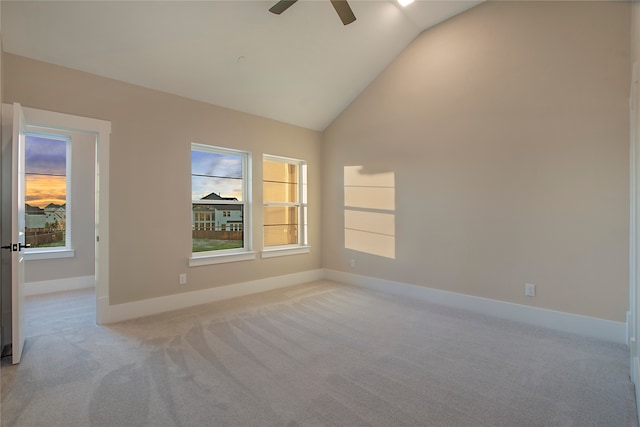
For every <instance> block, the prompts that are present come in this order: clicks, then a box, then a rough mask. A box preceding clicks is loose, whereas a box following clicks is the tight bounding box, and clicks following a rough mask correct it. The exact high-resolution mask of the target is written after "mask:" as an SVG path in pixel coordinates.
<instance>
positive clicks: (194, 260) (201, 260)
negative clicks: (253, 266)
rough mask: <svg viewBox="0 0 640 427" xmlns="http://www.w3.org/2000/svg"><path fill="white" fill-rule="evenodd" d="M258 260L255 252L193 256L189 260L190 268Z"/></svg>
mask: <svg viewBox="0 0 640 427" xmlns="http://www.w3.org/2000/svg"><path fill="white" fill-rule="evenodd" d="M254 259H256V253H255V252H240V253H238V252H236V253H230V254H219V255H218V254H216V255H211V254H208V255H202V256H197V255H195V256H192V257H191V258H189V267H198V266H201V265H210V264H224V263H227V262H238V261H251V260H254Z"/></svg>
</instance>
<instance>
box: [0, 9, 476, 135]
mask: <svg viewBox="0 0 640 427" xmlns="http://www.w3.org/2000/svg"><path fill="white" fill-rule="evenodd" d="M274 3H275V1H238V0H235V1H56V0H53V1H52V0H48V1H10V0H9V1H7V0H3V1H2V2H1V3H0V4H1V7H2V11H1V12H2V39H3V46H4V50H5V52H9V53H13V54H16V55H21V56H26V57H29V58H33V59H37V60H41V61H45V62H49V63H53V64H57V65H61V66H65V67H69V68H74V69H77V70H81V71H86V72H90V73H94V74H97V75H100V76H104V77H109V78H113V79H117V80H120V81H123V82H127V83H132V84H136V85H140V86H143V87H147V88H151V89H156V90H160V91H163V92H168V93H172V94H176V95H180V96H184V97H187V98H191V99H194V100H198V101H203V102H207V103H210V104H215V105H220V106H223V107H227V108H231V109H234V110H238V111H243V112H246V113H251V114H255V115H258V116H262V117H266V118H270V119H275V120H278V121H282V122H285V123H290V124H293V125H297V126H302V127H305V128H309V129H314V130H323V129H325V128H326V127H327V126H328V125H329V124H330V123H331V122H332V121H333V120H334V119H335V118H336V117H337V116H338V115H339V114H340V113H341V112H342V111H343V110H344V109H345V108H346V107H347V106H348V105H349V104H350V103H351V102H352V101H353V100H354V99H355V98H356V97H357V96H358V95H359V94H360V93H361V92H362V90H363V89H364V88H365V87H367V86H368V85H369V84H370V83H371V81H373V79H374V78H375V77H376V76H377V75H378V74H379V73H380V72H381V71H382V70H383V69H384V68H385V67H386V66H387V65H388V64H389V63H390V62H391V61H392V60H393V59H394V58H395V57H396V56H397V55H398V54H399V53H400V52H401V51H402V50H403V49H404V48H405V47H406V46H407V45H408V44H409V43H410V42H411V41H412V40H413V39H414V38H415V37H416V36H417V35H418V34H419V33H421V32H422V31H424V30H425V29H426V28H429V27H430V26H433V25H435V24H437V23H439V22H441V21H443V20H445V19H447V18H450V17H451V16H454V15H456V14H458V13H460V12H463V11H464V10H467V9H469V8H471V7H473V6H475V5H476V4H478V3H480V2H479V1H417V2H415V3H413V4H411V5H409V6H407V7H406V8H402V7H401V6H399V5H398V4H397V3H396V2H395V1H391V0H390V1H386V0H377V1H365V0H351V1H350V5H351V7H352V9H353V12H354V14H355V15H356V17H357V20H356V21H355V22H353V23H352V24H349V25H347V26H345V25H342V23H341V22H340V20H339V19H338V17H337V15H336V13H335V10H334V9H333V7H332V6H331V3H330V2H329V1H328V0H327V1H321V0H318V1H311V0H303V1H299V2H297V3H296V4H295V5H294V6H293V7H291V8H289V9H288V10H287V11H286V12H285V13H283V14H282V15H274V14H272V13H269V11H268V9H269V7H271V6H272V5H273V4H274Z"/></svg>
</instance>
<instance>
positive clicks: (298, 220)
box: [263, 155, 307, 249]
mask: <svg viewBox="0 0 640 427" xmlns="http://www.w3.org/2000/svg"><path fill="white" fill-rule="evenodd" d="M306 176H307V165H306V163H305V162H303V161H302V160H295V159H287V158H283V157H275V156H267V155H265V156H264V159H263V200H264V206H263V210H264V247H265V249H279V248H281V249H284V248H287V247H290V246H292V245H296V246H304V245H306V244H307V226H306V224H307V180H306Z"/></svg>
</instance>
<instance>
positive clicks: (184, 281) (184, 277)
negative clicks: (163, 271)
mask: <svg viewBox="0 0 640 427" xmlns="http://www.w3.org/2000/svg"><path fill="white" fill-rule="evenodd" d="M180 284H181V285H186V284H187V273H182V274H180Z"/></svg>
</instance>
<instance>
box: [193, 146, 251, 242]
mask: <svg viewBox="0 0 640 427" xmlns="http://www.w3.org/2000/svg"><path fill="white" fill-rule="evenodd" d="M247 163H248V153H246V152H242V151H236V150H230V149H223V148H217V147H211V146H207V145H202V144H192V147H191V208H192V209H191V211H192V216H191V229H192V236H191V237H192V238H191V241H192V252H194V253H195V252H210V251H221V250H240V249H246V248H247V245H248V243H247V242H246V237H247V236H246V233H245V230H246V229H247V227H248V219H247V215H246V214H247V208H246V206H247V203H248V198H247V182H246V181H247V179H246V171H247Z"/></svg>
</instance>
